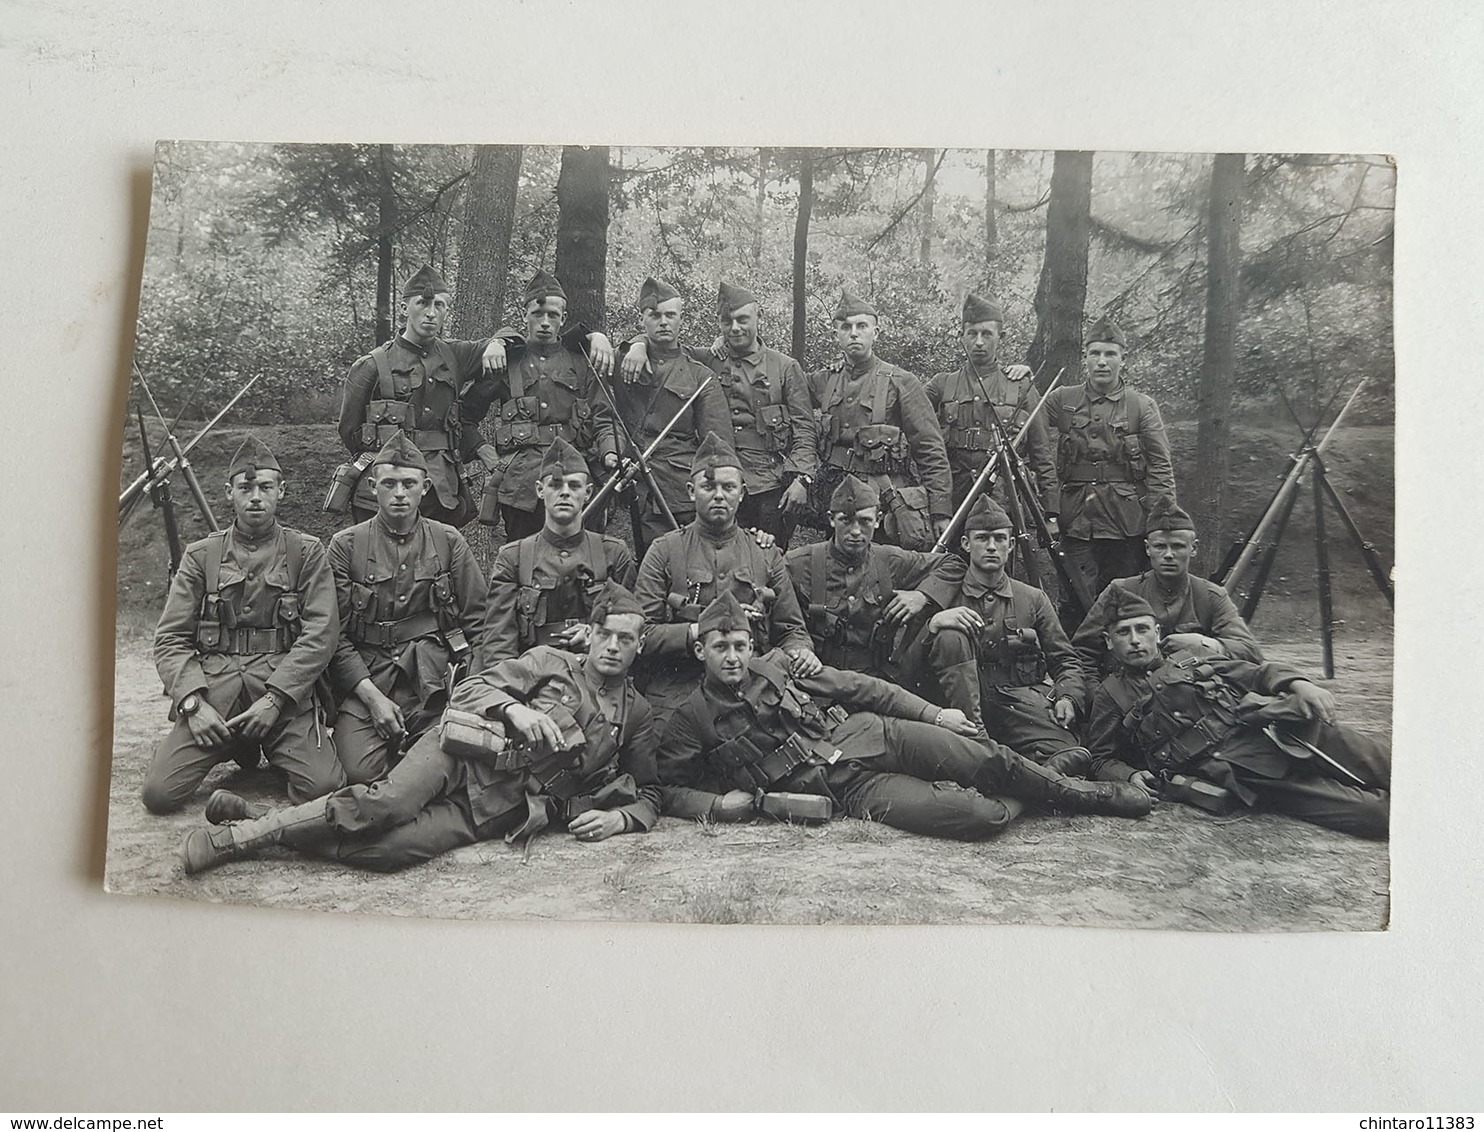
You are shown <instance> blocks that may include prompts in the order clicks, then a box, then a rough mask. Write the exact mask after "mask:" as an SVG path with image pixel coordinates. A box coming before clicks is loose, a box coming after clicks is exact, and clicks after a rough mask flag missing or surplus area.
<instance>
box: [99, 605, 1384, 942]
mask: <svg viewBox="0 0 1484 1132" xmlns="http://www.w3.org/2000/svg"><path fill="white" fill-rule="evenodd" d="M1268 612H1269V618H1268V619H1267V624H1268V625H1269V626H1271V627H1277V626H1280V625H1283V624H1285V623H1287V624H1289V625H1294V624H1296V621H1295V620H1292V619H1288V618H1285V617H1284V616H1283V614H1282V611H1281V610H1279V609H1277V608H1274V609H1271V610H1269V611H1268ZM1368 629H1369V630H1370V631H1369V632H1367V633H1365V634H1364V635H1361V634H1360V633H1359V632H1358V631H1355V636H1354V637H1353V638H1352V637H1351V636H1350V635H1349V633H1348V632H1346V630H1345V627H1343V626H1342V628H1341V632H1340V635H1339V636H1338V637H1337V642H1336V661H1337V666H1338V669H1339V679H1338V680H1337V681H1336V682H1334V683H1333V684H1332V685H1331V687H1332V689H1333V690H1334V691H1335V693H1336V695H1337V696H1338V698H1339V700H1340V705H1341V710H1342V713H1343V717H1344V719H1345V720H1346V721H1347V722H1350V723H1352V724H1354V725H1356V726H1361V727H1364V728H1367V729H1375V730H1382V731H1387V732H1389V730H1390V717H1391V637H1390V633H1389V632H1388V631H1378V630H1377V629H1375V628H1374V627H1369V626H1368ZM1269 631H1270V632H1271V629H1270V630H1269ZM1304 636H1305V641H1306V643H1304V644H1302V645H1282V644H1275V645H1271V646H1270V647H1269V650H1268V651H1269V653H1270V655H1271V656H1273V657H1274V658H1275V659H1282V660H1286V661H1289V662H1292V663H1296V664H1298V665H1300V666H1301V667H1303V668H1305V669H1306V670H1310V671H1314V670H1317V668H1318V664H1319V648H1318V645H1317V643H1308V642H1310V641H1311V640H1312V638H1310V637H1309V635H1308V634H1307V633H1306V634H1304ZM117 663H118V678H117V692H116V697H117V698H116V715H115V749H114V767H113V775H112V786H111V793H110V799H109V845H108V859H107V866H106V875H107V886H108V888H109V890H110V891H113V892H117V893H130V894H159V895H167V896H177V897H183V898H187V899H196V900H211V901H220V902H230V903H244V904H265V905H277V906H287V907H296V908H315V909H326V910H335V911H342V912H374V913H384V914H393V915H409V916H440V917H445V918H457V919H507V918H530V919H581V920H663V921H680V922H699V923H852V924H889V923H1034V924H1054V925H1092V926H1104V927H1147V928H1174V929H1195V930H1210V931H1311V930H1330V929H1344V930H1375V929H1379V928H1382V927H1384V926H1385V924H1386V922H1387V917H1388V905H1389V894H1388V883H1389V863H1388V854H1387V846H1386V845H1385V844H1384V843H1383V844H1376V843H1371V842H1365V841H1361V840H1358V839H1355V838H1352V837H1348V836H1345V835H1343V834H1338V833H1333V832H1330V831H1328V830H1324V829H1320V828H1318V827H1315V826H1311V825H1308V824H1306V823H1303V822H1299V821H1294V820H1292V819H1289V818H1285V817H1282V816H1279V815H1275V814H1263V813H1256V814H1253V813H1248V814H1241V815H1233V816H1229V817H1225V818H1218V817H1214V816H1212V815H1210V814H1206V813H1204V812H1202V811H1200V810H1196V809H1193V808H1191V807H1188V806H1183V805H1176V804H1164V805H1161V806H1157V807H1156V808H1155V812H1154V813H1153V814H1151V815H1150V816H1149V817H1148V818H1145V819H1141V820H1138V821H1127V820H1119V819H1113V818H1102V817H1093V818H1088V817H1076V818H1070V817H1057V816H1047V815H1040V814H1028V815H1027V816H1026V817H1024V818H1023V819H1022V820H1021V821H1019V822H1017V823H1016V825H1015V826H1014V827H1012V828H1011V829H1010V830H1009V831H1008V832H1007V833H1006V834H1005V835H1004V836H1002V837H1000V838H999V839H997V840H995V841H992V842H988V843H984V844H974V845H964V844H960V843H956V842H947V841H937V840H934V839H931V838H926V837H915V836H912V835H910V834H904V833H899V832H897V831H896V830H892V829H889V828H887V827H885V826H880V825H876V824H874V823H869V822H861V821H855V820H851V819H841V820H837V821H834V822H832V823H830V824H829V825H826V826H822V827H815V828H805V827H798V826H787V825H778V824H771V823H769V824H751V825H745V826H725V827H717V826H703V825H699V824H695V823H690V822H682V821H675V820H665V821H662V822H661V823H660V825H659V827H658V828H657V829H656V830H654V831H653V832H651V833H649V834H647V835H642V836H627V837H615V838H612V839H610V840H608V841H606V842H602V843H600V844H597V845H583V844H579V843H577V842H575V841H573V840H572V839H571V838H569V837H567V836H566V835H557V834H552V835H547V836H544V837H542V838H539V839H538V840H537V841H536V842H535V843H534V845H533V846H532V847H531V850H530V852H529V854H522V853H521V852H520V851H518V850H515V849H511V848H510V847H508V846H506V845H505V844H504V843H503V842H492V843H488V844H481V845H474V846H469V847H468V848H466V849H462V850H459V851H458V852H455V853H451V854H449V855H447V856H446V857H443V858H441V859H439V860H437V861H434V862H431V863H429V864H427V865H424V866H421V867H418V868H414V869H411V870H408V871H406V872H404V873H401V874H398V875H394V876H382V875H378V874H370V873H361V872H358V871H356V870H353V869H349V868H345V867H342V866H338V865H333V864H328V863H325V862H321V861H316V860H309V859H304V858H299V857H296V856H294V855H292V854H290V853H287V852H285V851H282V850H277V849H275V850H270V851H269V852H268V853H266V854H265V855H264V856H263V857H262V858H261V859H259V860H255V861H244V862H238V863H233V864H230V865H227V866H224V867H222V868H220V869H217V870H216V871H214V872H211V873H207V874H204V875H203V876H200V877H187V876H185V875H184V874H183V873H182V872H181V870H180V867H179V864H178V863H177V859H176V852H177V848H178V846H179V844H180V841H181V839H182V837H183V836H184V834H185V831H186V830H187V829H189V828H190V827H191V826H193V825H196V824H199V823H200V822H201V821H202V820H203V819H202V817H201V806H202V805H203V804H204V802H205V799H206V797H207V795H208V794H209V793H210V791H211V790H212V789H213V788H215V787H216V786H221V785H230V786H231V787H232V788H233V789H235V790H238V791H239V792H241V793H243V794H246V795H248V796H250V797H253V798H255V799H261V800H267V801H282V800H283V792H282V784H281V781H280V780H278V778H277V776H276V775H275V774H274V773H272V772H270V771H267V770H259V771H254V772H243V771H240V770H238V769H237V768H236V767H235V766H234V765H233V764H230V763H229V764H227V765H226V766H223V767H218V768H217V769H216V770H215V771H214V772H213V773H212V774H211V775H210V776H209V777H208V779H207V782H206V784H205V785H204V786H203V788H202V790H201V793H200V794H199V795H198V798H197V801H196V803H195V804H194V805H192V806H191V807H188V808H187V810H186V811H185V812H183V813H181V814H178V815H175V816H172V817H167V818H160V817H154V816H151V815H150V814H149V813H147V812H146V811H145V809H144V807H143V806H142V805H141V804H140V802H139V785H140V782H141V779H142V776H143V773H144V768H145V766H146V764H147V762H148V760H149V757H150V755H151V753H152V750H153V744H154V742H155V740H156V739H157V738H158V736H159V735H161V734H162V733H163V731H164V729H165V727H166V721H165V702H164V700H163V698H162V697H161V695H160V688H159V681H158V679H157V677H156V676H155V672H154V668H153V665H152V663H151V661H150V658H149V650H148V640H147V637H146V636H144V635H143V634H141V633H139V632H138V631H134V632H132V633H127V634H123V635H121V640H120V644H119V647H118V654H117Z"/></svg>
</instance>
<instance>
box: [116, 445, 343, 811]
mask: <svg viewBox="0 0 1484 1132" xmlns="http://www.w3.org/2000/svg"><path fill="white" fill-rule="evenodd" d="M284 490H285V483H284V478H283V472H282V470H281V469H280V468H279V466H278V461H277V460H276V459H275V458H274V456H273V453H272V452H270V451H268V448H267V446H266V445H264V444H263V443H262V442H261V441H259V440H258V439H257V438H256V437H251V436H250V437H248V438H247V439H246V440H244V441H243V442H242V446H241V447H240V448H238V449H237V452H236V454H235V455H234V456H233V457H232V462H231V464H230V466H229V467H228V469H227V500H228V502H230V503H231V505H232V513H233V516H234V521H233V523H232V526H231V527H229V528H228V529H227V530H225V531H218V532H216V533H215V534H210V535H207V536H206V537H205V538H204V539H201V540H200V541H199V542H194V543H192V544H191V545H190V546H189V547H187V548H186V553H185V557H184V558H183V559H182V560H181V563H180V569H179V570H177V571H176V572H175V578H174V580H173V581H172V582H171V584H170V596H169V597H168V598H167V599H166V601H165V609H164V612H162V613H161V614H160V621H159V624H158V626H157V627H156V628H155V668H156V669H157V670H158V671H159V673H160V679H161V680H162V681H164V684H165V693H166V695H168V696H169V697H170V702H171V704H172V707H171V711H170V718H171V719H173V720H174V721H175V727H174V728H173V729H172V730H171V731H170V734H168V735H167V736H165V738H164V740H163V741H162V742H161V743H160V746H159V747H158V749H157V750H156V751H155V756H154V759H153V760H152V761H151V762H150V765H149V769H148V770H147V771H145V774H144V789H143V798H144V804H145V806H147V807H148V808H149V810H150V811H151V812H153V813H156V814H167V813H170V812H171V811H173V810H178V809H180V807H182V806H184V805H185V804H186V802H188V801H189V800H190V799H191V796H192V795H193V794H195V792H196V788H197V787H198V786H200V785H201V780H202V779H204V778H205V777H206V773H207V772H208V771H209V770H211V768H212V767H214V766H215V765H216V764H217V763H220V762H225V761H227V760H228V759H232V760H235V761H237V762H239V763H241V764H242V765H244V766H256V765H257V762H258V757H259V751H260V750H261V751H262V753H263V754H266V755H267V756H268V762H269V764H270V765H272V766H275V767H277V768H279V769H280V770H283V771H284V772H285V773H287V775H288V789H289V797H290V798H291V799H293V800H294V801H301V800H304V799H309V798H318V797H319V796H320V795H322V794H325V793H327V792H328V791H330V790H334V789H335V788H336V787H338V786H343V785H344V784H345V775H344V773H343V772H342V771H341V769H340V763H339V761H338V760H337V759H336V758H335V748H334V746H333V745H332V744H331V743H330V738H329V735H328V734H327V733H326V731H325V728H324V726H323V723H324V721H323V719H322V718H321V715H320V711H321V707H320V703H319V696H318V693H317V692H316V691H315V684H316V682H317V681H318V680H319V679H320V677H321V676H322V675H323V674H324V671H325V667H326V666H327V665H328V664H329V663H330V658H331V656H333V655H334V652H335V644H336V641H337V640H338V639H339V634H340V620H339V618H338V617H337V616H336V611H335V583H334V579H333V578H332V577H331V575H330V567H329V564H328V563H327V562H326V559H325V549H324V547H323V546H322V545H321V544H320V541H319V540H318V539H316V538H311V537H310V536H309V535H306V534H303V533H301V532H299V531H294V530H290V529H288V528H287V527H281V526H279V524H278V518H277V516H278V504H279V502H280V501H281V500H282V499H283V496H284Z"/></svg>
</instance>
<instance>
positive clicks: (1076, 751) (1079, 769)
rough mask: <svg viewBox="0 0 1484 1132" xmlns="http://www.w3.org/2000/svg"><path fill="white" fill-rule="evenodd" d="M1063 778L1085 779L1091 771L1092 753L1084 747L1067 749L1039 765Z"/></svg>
mask: <svg viewBox="0 0 1484 1132" xmlns="http://www.w3.org/2000/svg"><path fill="white" fill-rule="evenodd" d="M1041 765H1042V766H1044V767H1045V768H1046V769H1047V770H1050V771H1054V772H1055V773H1057V774H1059V775H1061V776H1062V777H1063V778H1086V777H1087V772H1088V771H1089V770H1091V769H1092V752H1091V751H1089V750H1088V749H1087V748H1086V747H1067V748H1066V749H1065V750H1061V751H1057V752H1056V753H1055V754H1053V755H1052V756H1051V757H1050V758H1049V759H1047V760H1046V761H1045V762H1044V763H1042V764H1041Z"/></svg>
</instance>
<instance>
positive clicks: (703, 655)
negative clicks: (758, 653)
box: [696, 629, 752, 688]
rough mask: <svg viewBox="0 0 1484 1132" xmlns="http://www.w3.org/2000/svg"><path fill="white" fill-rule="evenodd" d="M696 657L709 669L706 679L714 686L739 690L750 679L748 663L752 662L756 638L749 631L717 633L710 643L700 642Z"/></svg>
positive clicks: (712, 632)
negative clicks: (718, 685)
mask: <svg viewBox="0 0 1484 1132" xmlns="http://www.w3.org/2000/svg"><path fill="white" fill-rule="evenodd" d="M696 656H697V657H698V658H700V661H701V664H702V665H703V666H704V667H705V669H706V679H708V680H710V681H711V682H712V683H713V684H720V685H722V686H723V687H727V688H735V687H736V686H737V685H738V684H740V683H742V681H743V680H745V679H746V678H747V662H748V661H749V660H751V659H752V634H751V633H750V632H748V631H747V630H746V629H738V630H737V631H736V632H734V633H723V632H721V631H720V630H717V629H713V630H712V631H711V632H709V633H707V634H706V639H705V640H703V641H697V642H696Z"/></svg>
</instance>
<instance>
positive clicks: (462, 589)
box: [329, 431, 485, 782]
mask: <svg viewBox="0 0 1484 1132" xmlns="http://www.w3.org/2000/svg"><path fill="white" fill-rule="evenodd" d="M371 478H372V481H373V483H374V484H375V487H376V514H375V515H374V516H373V517H372V518H370V519H367V520H366V521H365V522H364V523H357V524H356V525H355V526H353V527H347V528H346V529H345V530H343V531H340V532H338V533H337V534H336V535H335V536H334V537H333V538H332V539H330V554H329V556H330V569H331V571H333V573H334V575H335V596H336V599H337V601H338V603H339V610H340V626H341V633H340V644H339V646H338V647H337V648H336V650H335V658H334V659H333V660H332V661H331V662H330V670H329V675H330V684H331V687H332V688H333V690H334V692H335V695H336V697H337V700H338V703H339V710H338V711H337V712H336V715H335V750H336V752H337V754H338V755H339V756H340V765H341V766H343V767H344V768H345V777H346V780H347V781H349V782H374V781H376V779H378V778H381V777H382V776H384V775H385V774H386V772H387V770H388V769H390V767H391V764H392V761H393V760H394V759H395V758H396V757H397V756H398V755H399V754H400V753H401V752H402V750H403V749H404V748H406V747H410V746H411V745H412V744H413V743H415V742H416V741H417V739H418V737H419V736H421V735H422V733H423V732H424V731H426V730H427V729H428V728H429V727H431V726H432V725H433V724H435V723H437V722H438V717H439V716H440V715H441V714H443V708H444V706H445V705H446V703H447V698H448V697H447V689H448V686H449V684H450V682H451V681H450V673H451V671H452V670H453V669H454V668H455V666H457V665H459V664H462V663H465V662H467V661H468V660H469V659H470V656H471V653H472V649H473V646H474V644H475V642H476V641H477V640H478V636H479V630H480V628H481V626H482V625H483V624H484V595H485V583H484V575H483V574H482V573H480V571H479V564H478V563H477V562H475V561H474V555H473V553H472V552H471V551H470V550H469V544H468V543H466V542H465V541H464V536H463V535H461V534H459V532H458V530H457V528H455V527H451V526H449V525H448V524H447V523H440V522H438V521H437V520H436V519H428V518H425V517H424V516H423V515H421V514H420V512H419V507H420V505H421V503H422V499H423V494H424V492H426V491H427V490H428V461H427V458H426V457H425V456H424V455H423V454H422V452H420V451H419V450H418V448H417V446H416V445H414V444H413V443H412V441H411V440H409V439H408V437H407V434H406V433H404V432H401V431H398V432H397V434H396V435H395V436H393V437H392V438H391V439H390V440H389V441H387V443H386V446H385V447H384V448H383V449H382V450H381V451H380V452H379V453H377V455H376V460H375V462H374V463H373V464H372V465H371Z"/></svg>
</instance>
